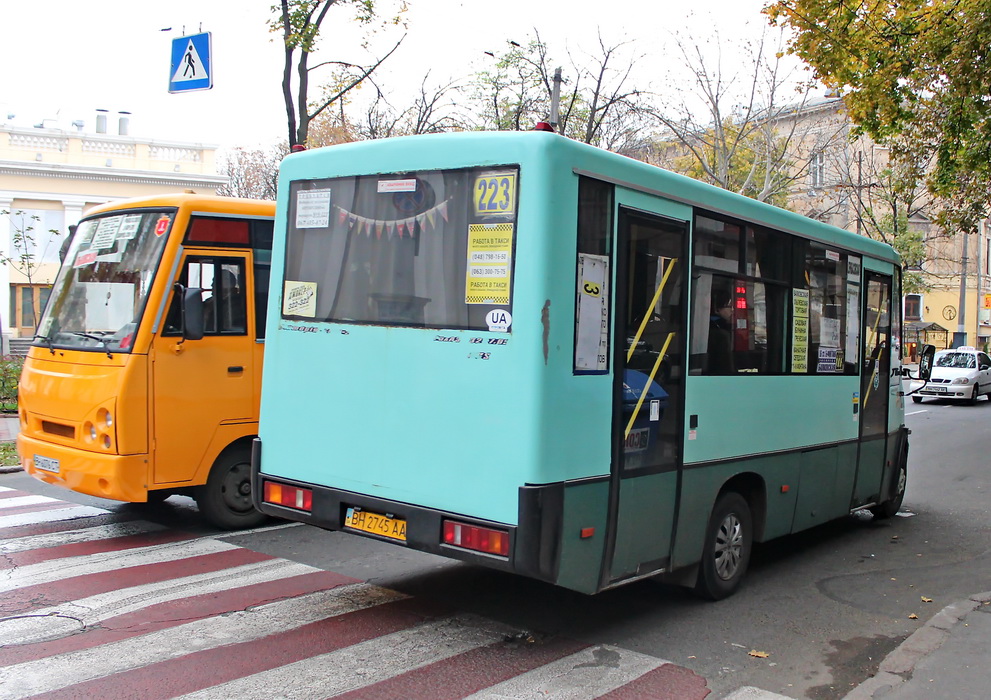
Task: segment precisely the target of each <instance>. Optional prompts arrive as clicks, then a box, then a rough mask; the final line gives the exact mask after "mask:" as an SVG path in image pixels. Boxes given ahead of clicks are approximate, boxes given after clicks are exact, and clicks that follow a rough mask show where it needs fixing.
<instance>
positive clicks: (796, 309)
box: [791, 289, 809, 372]
mask: <svg viewBox="0 0 991 700" xmlns="http://www.w3.org/2000/svg"><path fill="white" fill-rule="evenodd" d="M791 307H792V328H791V371H792V372H808V371H809V290H808V289H792V290H791Z"/></svg>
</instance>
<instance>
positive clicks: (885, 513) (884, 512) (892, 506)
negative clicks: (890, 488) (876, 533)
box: [871, 453, 908, 520]
mask: <svg viewBox="0 0 991 700" xmlns="http://www.w3.org/2000/svg"><path fill="white" fill-rule="evenodd" d="M898 461H899V462H900V464H899V465H898V483H897V484H896V485H895V495H894V497H893V498H891V500H888V501H885V502H884V503H879V504H877V505H876V506H874V507H873V508H871V513H873V514H874V519H875V520H886V519H887V518H893V517H895V514H897V513H898V510H899V509H900V508H901V507H902V501H904V500H905V484H906V482H907V481H908V467H907V466H906V465H907V464H908V455H907V454H904V453H903V455H902V458H901V459H899V460H898Z"/></svg>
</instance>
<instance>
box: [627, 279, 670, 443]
mask: <svg viewBox="0 0 991 700" xmlns="http://www.w3.org/2000/svg"><path fill="white" fill-rule="evenodd" d="M662 284H663V282H662ZM672 338H674V332H671V333H668V337H667V339H666V340H665V341H664V347H663V348H661V352H660V353H659V354H658V355H657V360H655V361H654V368H653V369H651V370H650V377H648V379H647V382H646V383H645V384H644V385H643V391H642V392H640V398H639V399H637V407H636V408H634V409H633V415H632V416H630V422H629V423H628V424H627V425H626V432H625V433H624V434H623V439H624V440H625V439H626V438H628V437H630V431H631V430H632V429H633V424H634V423H635V422H636V420H637V416H638V415H640V408H641V407H642V406H643V400H644V399H645V398H646V397H647V392H648V391H649V390H650V385H651V384H652V383H653V382H654V377H655V376H657V370H658V368H659V367H660V366H661V360H663V359H664V356H665V355H667V353H668V346H669V345H670V344H671V339H672Z"/></svg>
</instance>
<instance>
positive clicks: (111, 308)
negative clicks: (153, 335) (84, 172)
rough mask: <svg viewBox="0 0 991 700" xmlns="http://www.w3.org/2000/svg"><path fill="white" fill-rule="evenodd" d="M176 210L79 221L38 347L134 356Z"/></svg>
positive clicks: (112, 215) (110, 215)
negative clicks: (137, 329)
mask: <svg viewBox="0 0 991 700" xmlns="http://www.w3.org/2000/svg"><path fill="white" fill-rule="evenodd" d="M174 218H175V210H174V209H163V210H155V211H147V210H131V211H127V212H119V213H112V214H109V215H105V216H98V217H93V218H91V219H86V220H84V221H82V222H80V224H79V226H78V228H77V229H76V233H75V235H74V236H73V239H72V243H71V245H70V247H69V250H68V253H67V254H66V257H65V260H64V261H63V264H62V269H61V270H59V274H58V277H57V278H56V280H55V283H54V285H53V286H52V293H51V297H50V300H49V302H48V306H47V307H46V308H45V313H44V315H43V316H42V319H41V323H39V324H38V335H36V336H35V344H36V345H41V346H43V347H53V346H56V345H57V346H58V347H62V348H72V349H77V350H93V351H98V352H130V351H131V347H132V345H133V341H134V331H135V330H136V328H137V324H138V322H139V320H140V318H141V313H142V312H143V311H144V307H145V302H146V301H147V299H148V293H149V291H150V290H151V284H152V281H153V280H154V278H155V271H156V270H157V269H158V261H159V259H160V258H161V255H162V250H163V249H164V248H165V241H166V240H167V238H168V235H167V234H168V232H169V230H170V228H171V226H172V221H173V220H174Z"/></svg>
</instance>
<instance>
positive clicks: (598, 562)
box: [556, 480, 609, 593]
mask: <svg viewBox="0 0 991 700" xmlns="http://www.w3.org/2000/svg"><path fill="white" fill-rule="evenodd" d="M564 494H565V506H564V527H563V529H562V533H561V565H560V570H559V572H558V578H557V582H556V583H557V584H558V585H559V586H564V587H565V588H570V589H572V590H575V591H580V592H582V593H595V592H596V591H598V590H599V572H600V571H601V570H602V552H603V549H604V547H605V541H606V526H607V524H606V521H607V515H608V514H607V506H608V503H609V482H608V481H607V480H597V481H588V482H582V483H579V484H572V485H568V486H567V487H566V488H565V490H564ZM590 528H591V529H592V530H594V532H593V533H591V534H590V533H589V532H588V531H589V529H590ZM583 533H584V534H583Z"/></svg>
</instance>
